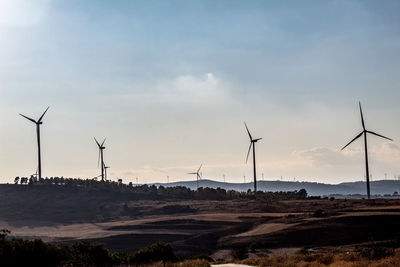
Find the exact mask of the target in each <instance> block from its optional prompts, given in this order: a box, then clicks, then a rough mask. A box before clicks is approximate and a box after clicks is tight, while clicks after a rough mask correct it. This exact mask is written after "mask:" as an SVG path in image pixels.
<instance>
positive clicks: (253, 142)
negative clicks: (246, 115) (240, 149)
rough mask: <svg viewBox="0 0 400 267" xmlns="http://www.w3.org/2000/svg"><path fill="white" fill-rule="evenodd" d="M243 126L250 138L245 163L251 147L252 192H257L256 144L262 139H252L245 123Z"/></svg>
mask: <svg viewBox="0 0 400 267" xmlns="http://www.w3.org/2000/svg"><path fill="white" fill-rule="evenodd" d="M244 126H246V130H247V133H248V134H249V138H250V146H249V151H247V157H246V163H247V160H248V159H249V154H250V149H251V147H253V173H254V192H257V175H256V143H257V141H258V140H261V139H262V138H256V139H253V137H252V136H251V134H250V131H249V128H247V124H246V122H245V123H244Z"/></svg>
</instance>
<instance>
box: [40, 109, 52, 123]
mask: <svg viewBox="0 0 400 267" xmlns="http://www.w3.org/2000/svg"><path fill="white" fill-rule="evenodd" d="M49 108H50V107H47V108H46V110H45V111H44V112H43V114H42V116H40V118H39V120H38V122H41V121H42V119H43V116H44V114H46V112H47V110H48V109H49Z"/></svg>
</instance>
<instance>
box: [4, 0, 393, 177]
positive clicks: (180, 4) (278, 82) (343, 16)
mask: <svg viewBox="0 0 400 267" xmlns="http://www.w3.org/2000/svg"><path fill="white" fill-rule="evenodd" d="M399 11H400V3H399V2H398V1H381V2H376V1H285V2H283V1H84V2H83V1H66V0H64V1H52V0H40V1H35V2H34V3H33V2H31V1H28V0H16V1H11V0H9V1H8V0H1V1H0V59H1V60H0V112H1V114H0V148H1V149H0V160H1V162H2V166H0V179H1V181H2V182H7V181H10V180H11V179H13V177H15V176H17V175H19V176H22V175H29V174H31V173H34V172H35V170H36V144H35V131H34V125H30V123H29V122H28V121H25V120H23V119H22V118H20V117H19V116H18V113H23V114H26V115H28V116H33V117H35V116H36V117H38V116H40V114H41V112H43V110H44V109H45V108H46V107H47V106H50V109H49V112H48V114H46V117H45V120H44V124H43V127H42V135H43V175H44V176H55V175H58V176H61V175H63V176H67V177H69V176H74V177H82V178H86V177H93V176H95V175H97V173H98V172H99V170H98V169H97V148H96V146H95V143H94V142H93V136H97V137H98V138H102V137H107V138H108V139H107V142H106V144H107V148H106V152H105V159H106V163H107V164H108V165H110V166H111V168H110V170H109V171H110V177H111V178H113V179H116V178H117V177H119V178H123V179H124V180H125V181H134V179H135V177H139V181H141V182H155V181H162V180H163V179H164V180H166V176H167V175H168V176H170V180H171V181H176V180H189V179H193V178H194V177H190V176H188V175H186V174H185V173H187V172H192V171H193V169H196V168H197V166H198V165H200V163H204V171H203V174H204V177H205V178H212V179H220V180H222V174H226V177H227V178H226V180H227V181H232V182H239V181H242V180H243V175H246V176H247V177H249V178H250V177H251V174H252V172H251V171H252V169H251V164H248V165H246V164H245V162H244V160H245V156H246V152H247V146H248V144H247V142H248V140H247V136H246V132H245V129H244V126H243V121H246V122H247V123H248V125H249V127H250V129H251V131H252V132H253V134H254V135H255V136H259V137H263V140H262V141H261V142H260V143H259V144H258V146H257V161H258V169H259V173H260V174H261V173H264V176H265V179H278V178H279V179H280V177H281V176H282V177H283V179H287V180H289V179H292V180H293V178H296V179H298V180H309V181H321V182H329V183H338V182H342V181H354V180H361V179H363V175H364V166H363V154H362V150H361V148H362V146H361V145H362V143H361V142H357V143H355V144H354V145H352V146H351V147H349V150H347V151H343V152H340V151H339V149H340V148H341V147H342V146H343V145H344V144H346V143H347V142H348V141H349V140H351V138H353V136H355V135H356V134H357V133H358V132H359V131H360V130H361V123H360V119H359V114H358V109H357V108H358V107H357V104H358V101H361V102H362V104H363V107H364V112H365V117H366V118H365V119H366V123H367V127H369V128H370V129H371V130H373V131H377V132H379V133H382V134H384V135H387V136H389V137H392V138H393V139H394V140H395V142H386V141H384V140H379V139H377V138H373V137H372V138H370V139H369V140H370V150H371V156H370V158H371V173H372V175H373V179H374V178H375V177H376V179H378V178H384V174H385V173H387V174H388V177H390V178H393V175H395V174H396V175H398V174H400V169H399V167H398V166H399V163H400V147H399V145H398V144H399V143H398V141H397V140H400V134H399V130H400V126H399V125H398V123H397V121H398V115H399V114H400V108H399V105H398V101H399V96H400V90H399V89H400V88H399V86H400V83H399V81H398V77H400V75H399V74H400V68H399V59H400V55H399V53H398V51H399V48H400V35H399V31H400V17H399V16H398V13H399Z"/></svg>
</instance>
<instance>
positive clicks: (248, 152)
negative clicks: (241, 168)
mask: <svg viewBox="0 0 400 267" xmlns="http://www.w3.org/2000/svg"><path fill="white" fill-rule="evenodd" d="M252 145H253V142H250V146H249V151H247V157H246V163H247V160H248V159H249V155H250V149H251V146H252Z"/></svg>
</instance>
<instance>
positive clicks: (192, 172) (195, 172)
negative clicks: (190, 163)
mask: <svg viewBox="0 0 400 267" xmlns="http://www.w3.org/2000/svg"><path fill="white" fill-rule="evenodd" d="M188 174H197V172H188Z"/></svg>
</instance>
